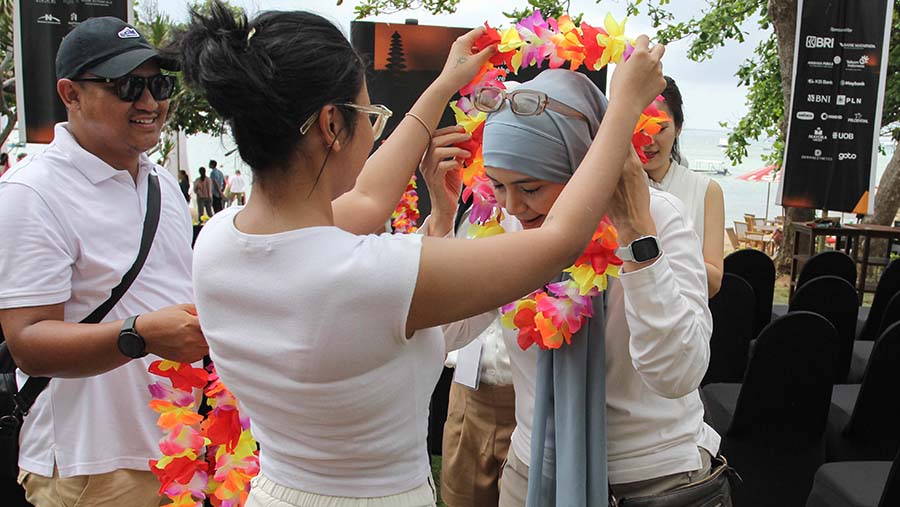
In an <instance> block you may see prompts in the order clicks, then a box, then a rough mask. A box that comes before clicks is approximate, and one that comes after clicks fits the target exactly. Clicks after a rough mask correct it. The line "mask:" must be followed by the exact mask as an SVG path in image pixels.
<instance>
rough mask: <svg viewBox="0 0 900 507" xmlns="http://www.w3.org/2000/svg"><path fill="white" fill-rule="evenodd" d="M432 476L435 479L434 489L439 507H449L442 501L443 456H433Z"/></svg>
mask: <svg viewBox="0 0 900 507" xmlns="http://www.w3.org/2000/svg"><path fill="white" fill-rule="evenodd" d="M431 475H432V476H433V477H434V488H435V490H436V491H437V507H447V505H446V504H445V503H444V502H442V501H441V456H438V455H435V454H433V455H432V456H431Z"/></svg>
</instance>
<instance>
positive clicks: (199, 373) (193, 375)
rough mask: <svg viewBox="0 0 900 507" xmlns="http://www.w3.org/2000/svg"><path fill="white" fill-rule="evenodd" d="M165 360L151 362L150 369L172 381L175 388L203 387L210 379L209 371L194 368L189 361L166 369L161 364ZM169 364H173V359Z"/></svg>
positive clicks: (183, 389)
mask: <svg viewBox="0 0 900 507" xmlns="http://www.w3.org/2000/svg"><path fill="white" fill-rule="evenodd" d="M162 363H163V361H153V363H151V364H150V368H149V371H150V373H153V374H154V375H159V376H160V377H165V378H167V379H169V380H171V381H172V386H173V387H175V389H181V390H182V391H190V390H191V389H193V388H195V387H196V388H202V387H204V386H205V385H206V383H207V382H208V381H209V373H207V371H206V370H204V369H203V368H194V367H193V366H191V365H190V364H187V363H175V364H174V366H172V367H170V368H166V369H161V368H160V365H161V364H162ZM167 364H168V365H171V364H172V362H171V361H167Z"/></svg>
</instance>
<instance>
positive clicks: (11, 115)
mask: <svg viewBox="0 0 900 507" xmlns="http://www.w3.org/2000/svg"><path fill="white" fill-rule="evenodd" d="M12 65H13V52H12V49H9V50H7V51H6V54H5V55H3V61H2V62H0V75H5V74H6V73H7V71H8V70H9V68H10V67H12ZM10 81H12V82H11V83H10ZM7 87H12V88H13V90H15V79H13V78H10V79H7V80H6V81H4V82H3V86H2V88H0V115H3V116H5V117H6V126H5V127H3V131H2V132H0V146H3V144H5V143H6V139H7V138H8V137H9V135H10V134H11V133H12V131H13V129H14V128H15V126H16V119H17V116H18V114H17V111H18V110H17V109H15V108H11V107H9V104H7V102H6V93H7Z"/></svg>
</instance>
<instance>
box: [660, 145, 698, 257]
mask: <svg viewBox="0 0 900 507" xmlns="http://www.w3.org/2000/svg"><path fill="white" fill-rule="evenodd" d="M709 181H710V180H709V177H707V176H704V175H702V174H698V173H695V172H694V171H691V170H690V169H688V168H687V167H684V166H683V165H680V164H679V163H678V162H675V161H674V160H673V161H672V165H671V166H669V172H667V173H666V175H665V177H663V179H662V181H660V182H659V183H657V182H655V181H653V180H650V185H651V186H652V187H653V188H656V189H659V190H662V191H663V192H668V193H670V194H672V195H674V196H675V197H678V198H679V199H681V201H682V202H684V210H685V212H686V213H687V215H688V219H689V220H690V222H691V224H692V227H693V228H694V231H696V232H697V236H699V237H700V244H701V245H702V244H703V224H704V223H705V222H704V212H705V209H706V189H707V188H708V187H709Z"/></svg>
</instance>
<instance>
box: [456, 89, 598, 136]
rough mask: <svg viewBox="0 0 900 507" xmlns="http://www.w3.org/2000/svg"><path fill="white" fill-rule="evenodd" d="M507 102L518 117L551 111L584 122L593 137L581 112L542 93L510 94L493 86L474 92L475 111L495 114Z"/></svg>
mask: <svg viewBox="0 0 900 507" xmlns="http://www.w3.org/2000/svg"><path fill="white" fill-rule="evenodd" d="M507 102H509V109H510V110H511V111H512V112H513V114H516V115H518V116H537V115H539V114H541V113H543V112H544V111H545V110H547V109H549V110H551V111H554V112H557V113H559V114H563V115H565V116H569V117H572V118H578V119H579V120H584V122H585V123H587V125H588V130H589V131H590V134H591V136H592V137H593V135H594V132H593V129H592V128H591V122H590V121H589V120H588V118H587V116H585V115H584V114H583V113H582V112H581V111H578V110H577V109H575V108H574V107H572V106H569V105H567V104H565V103H563V102H560V101H558V100H556V99H554V98H552V97H550V96H549V95H547V94H546V93H544V92H539V91H535V90H523V89H516V90H513V91H511V92H507V91H506V90H503V89H500V88H496V87H493V86H482V87H480V88H478V89H476V90H475V104H474V105H475V109H477V110H479V111H483V112H485V113H495V112H497V111H500V110H501V109H503V105H504V104H506V103H507Z"/></svg>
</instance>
